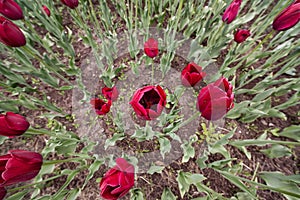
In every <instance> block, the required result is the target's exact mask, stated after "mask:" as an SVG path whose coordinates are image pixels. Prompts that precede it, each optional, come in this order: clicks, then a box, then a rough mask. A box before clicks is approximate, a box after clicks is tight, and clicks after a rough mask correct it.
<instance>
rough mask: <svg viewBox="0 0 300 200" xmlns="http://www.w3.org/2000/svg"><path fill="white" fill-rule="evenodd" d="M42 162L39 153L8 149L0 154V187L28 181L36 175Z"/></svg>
mask: <svg viewBox="0 0 300 200" xmlns="http://www.w3.org/2000/svg"><path fill="white" fill-rule="evenodd" d="M42 164H43V157H42V156H41V154H39V153H36V152H31V151H25V150H10V151H9V152H8V154H6V155H3V156H0V187H3V186H8V185H11V184H15V183H19V182H24V181H28V180H30V179H33V178H34V177H35V176H36V175H38V173H39V171H40V169H41V166H42Z"/></svg>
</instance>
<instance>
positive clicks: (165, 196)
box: [161, 188, 176, 200]
mask: <svg viewBox="0 0 300 200" xmlns="http://www.w3.org/2000/svg"><path fill="white" fill-rule="evenodd" d="M161 200H176V196H175V195H174V194H173V193H172V191H171V190H170V189H169V188H165V189H164V191H163V193H162V195H161Z"/></svg>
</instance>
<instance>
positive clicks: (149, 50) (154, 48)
mask: <svg viewBox="0 0 300 200" xmlns="http://www.w3.org/2000/svg"><path fill="white" fill-rule="evenodd" d="M144 52H145V54H146V55H147V56H148V57H150V58H154V57H155V56H157V55H158V41H157V40H155V39H154V38H149V39H148V40H147V41H146V42H145V44H144Z"/></svg>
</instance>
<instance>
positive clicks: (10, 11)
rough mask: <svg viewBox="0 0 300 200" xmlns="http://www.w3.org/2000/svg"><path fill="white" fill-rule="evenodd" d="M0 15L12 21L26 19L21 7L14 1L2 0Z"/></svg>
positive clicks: (0, 2) (0, 1)
mask: <svg viewBox="0 0 300 200" xmlns="http://www.w3.org/2000/svg"><path fill="white" fill-rule="evenodd" d="M0 13H1V14H2V15H4V16H5V17H7V18H9V19H11V20H18V19H24V15H23V11H22V9H21V7H20V6H19V4H17V3H16V2H15V1H13V0H0Z"/></svg>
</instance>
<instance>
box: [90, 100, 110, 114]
mask: <svg viewBox="0 0 300 200" xmlns="http://www.w3.org/2000/svg"><path fill="white" fill-rule="evenodd" d="M90 104H91V105H92V106H93V108H94V109H95V112H96V113H97V114H98V115H106V113H108V112H109V111H110V107H111V101H110V100H109V101H108V102H105V101H103V100H102V99H99V98H93V99H91V101H90Z"/></svg>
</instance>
